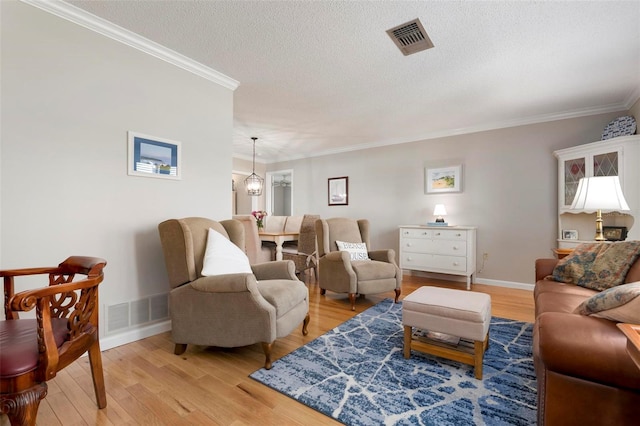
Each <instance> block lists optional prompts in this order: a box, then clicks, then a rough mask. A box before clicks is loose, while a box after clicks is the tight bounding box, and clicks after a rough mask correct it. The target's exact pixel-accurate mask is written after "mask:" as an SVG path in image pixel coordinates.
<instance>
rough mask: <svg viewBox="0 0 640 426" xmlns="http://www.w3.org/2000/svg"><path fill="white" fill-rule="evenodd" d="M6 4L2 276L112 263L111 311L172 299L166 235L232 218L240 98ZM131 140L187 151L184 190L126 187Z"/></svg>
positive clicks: (104, 299)
mask: <svg viewBox="0 0 640 426" xmlns="http://www.w3.org/2000/svg"><path fill="white" fill-rule="evenodd" d="M0 4H1V10H2V12H1V19H2V21H1V22H2V30H1V31H2V32H1V37H2V56H1V60H2V62H1V63H2V73H1V87H2V92H1V95H2V99H1V101H2V111H1V112H2V121H1V124H2V129H1V138H2V139H1V145H0V152H1V153H2V156H1V163H0V164H1V172H0V178H1V180H0V182H1V190H2V191H1V197H0V201H1V203H2V204H1V205H2V216H1V222H0V231H1V244H0V249H1V253H2V258H1V259H0V267H2V268H3V269H8V268H17V267H33V266H49V265H56V264H58V263H59V262H61V261H62V260H64V259H65V258H66V257H67V256H69V255H74V254H80V255H91V256H99V257H103V258H105V259H106V260H107V262H108V264H107V267H106V269H105V277H106V278H105V281H104V283H103V284H101V287H100V298H101V299H100V300H101V309H102V308H103V306H104V305H112V304H116V303H120V302H127V301H131V300H136V299H140V298H144V297H148V296H150V295H154V294H158V293H166V292H168V290H169V285H168V281H167V275H166V271H165V267H164V261H163V258H162V251H161V247H160V241H159V237H158V231H157V225H158V223H159V222H161V221H163V220H165V219H168V218H173V217H184V216H206V217H210V218H220V219H226V218H228V217H229V216H230V214H229V212H230V211H231V197H230V193H231V185H230V177H231V142H232V132H233V92H232V91H231V90H229V89H226V88H223V87H222V86H219V85H217V84H214V83H212V82H210V81H208V80H205V79H204V78H201V77H198V76H196V75H193V74H191V73H188V72H186V71H184V70H182V69H180V68H178V67H175V66H173V65H170V64H167V63H165V62H163V61H161V60H158V59H156V58H154V57H151V56H149V55H147V54H144V53H142V52H139V51H137V50H135V49H133V48H131V47H128V46H125V45H123V44H120V43H118V42H116V41H113V40H111V39H109V38H106V37H104V36H101V35H99V34H96V33H93V32H91V31H89V30H87V29H85V28H83V27H80V26H78V25H76V24H73V23H70V22H68V21H65V20H63V19H61V18H58V17H55V16H53V15H50V14H48V13H46V12H43V11H41V10H39V9H36V8H34V7H32V6H29V5H25V4H23V3H19V2H7V1H3V2H1V3H0ZM128 130H133V131H137V132H141V133H145V134H148V135H154V136H159V137H164V138H168V139H172V140H177V141H180V142H182V156H183V157H182V167H183V170H182V180H180V181H173V180H163V179H152V178H145V177H133V176H128V175H127V131H128ZM101 314H102V315H104V309H103V311H102V312H101ZM101 332H102V334H103V335H104V332H105V330H104V327H102V330H101Z"/></svg>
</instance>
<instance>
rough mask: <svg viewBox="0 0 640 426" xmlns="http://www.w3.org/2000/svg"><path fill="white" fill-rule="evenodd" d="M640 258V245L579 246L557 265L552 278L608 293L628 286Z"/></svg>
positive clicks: (630, 242)
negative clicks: (626, 282) (612, 289)
mask: <svg viewBox="0 0 640 426" xmlns="http://www.w3.org/2000/svg"><path fill="white" fill-rule="evenodd" d="M638 255H640V241H621V242H616V243H584V244H580V245H578V246H577V247H576V248H575V250H574V251H573V252H572V253H571V254H570V255H568V256H566V257H564V258H563V259H560V260H559V261H558V264H557V265H556V267H555V268H554V269H553V274H552V278H553V280H555V281H560V282H564V283H570V284H576V285H579V286H581V287H586V288H590V289H593V290H599V291H601V290H606V289H608V288H611V287H614V286H617V285H620V284H622V283H624V282H625V278H626V276H627V272H629V268H630V267H631V265H632V264H633V263H634V262H635V261H636V259H637V258H638Z"/></svg>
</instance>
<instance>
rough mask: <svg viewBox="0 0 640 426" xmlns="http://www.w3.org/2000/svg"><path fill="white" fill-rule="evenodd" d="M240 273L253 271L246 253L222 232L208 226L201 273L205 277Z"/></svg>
mask: <svg viewBox="0 0 640 426" xmlns="http://www.w3.org/2000/svg"><path fill="white" fill-rule="evenodd" d="M240 273H247V274H252V273H253V271H252V270H251V265H250V264H249V258H248V257H247V255H246V254H245V253H244V252H243V251H242V250H240V248H239V247H238V246H237V245H235V244H233V243H232V242H231V241H229V240H228V239H227V238H226V237H224V236H223V235H222V234H220V233H219V232H217V231H215V230H214V229H212V228H209V234H208V236H207V247H206V249H205V252H204V262H203V265H202V275H203V276H205V277H206V276H211V275H224V274H240Z"/></svg>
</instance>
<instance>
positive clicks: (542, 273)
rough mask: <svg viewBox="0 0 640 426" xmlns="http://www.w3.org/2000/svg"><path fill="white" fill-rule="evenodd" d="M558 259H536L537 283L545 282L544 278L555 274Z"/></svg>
mask: <svg viewBox="0 0 640 426" xmlns="http://www.w3.org/2000/svg"><path fill="white" fill-rule="evenodd" d="M557 263H558V259H536V281H540V280H543V279H544V277H546V276H548V275H551V274H552V273H553V268H555V267H556V264H557Z"/></svg>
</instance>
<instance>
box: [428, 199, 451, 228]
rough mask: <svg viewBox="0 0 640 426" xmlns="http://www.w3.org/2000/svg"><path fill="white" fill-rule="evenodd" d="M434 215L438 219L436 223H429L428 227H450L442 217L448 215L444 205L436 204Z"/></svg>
mask: <svg viewBox="0 0 640 426" xmlns="http://www.w3.org/2000/svg"><path fill="white" fill-rule="evenodd" d="M433 215H434V216H435V217H436V221H435V222H428V223H427V225H429V226H448V225H449V224H448V223H447V222H445V221H444V218H443V217H442V216H446V215H447V209H445V208H444V204H436V206H435V208H434V209H433Z"/></svg>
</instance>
